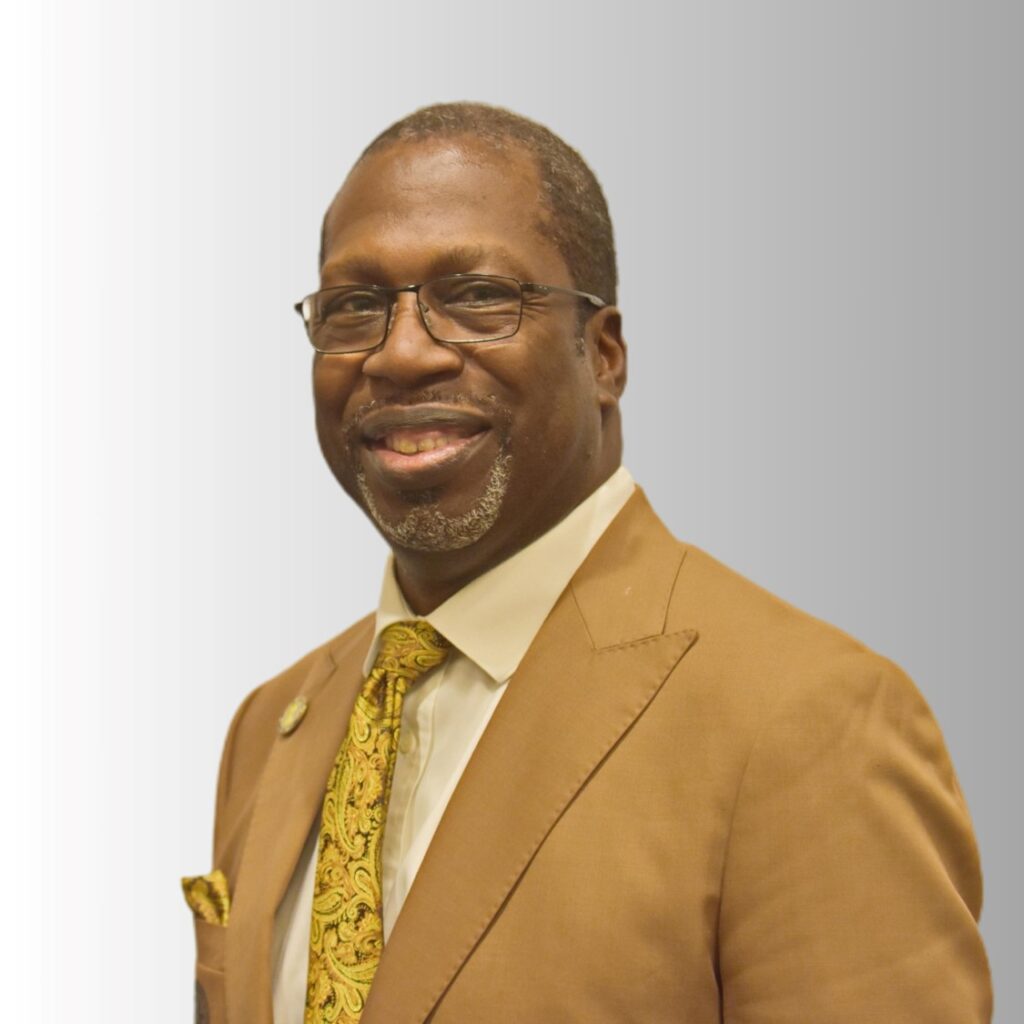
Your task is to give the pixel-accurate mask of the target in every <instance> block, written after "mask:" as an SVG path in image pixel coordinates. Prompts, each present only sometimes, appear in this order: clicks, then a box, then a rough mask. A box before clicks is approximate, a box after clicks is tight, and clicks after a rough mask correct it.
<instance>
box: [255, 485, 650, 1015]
mask: <svg viewBox="0 0 1024 1024" xmlns="http://www.w3.org/2000/svg"><path fill="white" fill-rule="evenodd" d="M634 486H635V485H634V483H633V478H632V476H630V474H629V471H628V470H627V469H626V468H625V467H620V468H619V469H618V470H616V471H615V473H613V474H612V476H610V477H609V478H608V480H606V481H605V482H604V483H603V484H602V485H601V486H600V487H599V488H598V489H597V490H596V491H595V492H594V493H593V494H591V495H590V496H589V497H588V498H587V499H586V500H585V501H583V502H581V503H580V504H579V505H578V506H577V507H576V508H575V509H573V511H572V512H570V513H569V515H568V516H566V517H565V519H563V520H562V521H561V522H560V523H558V524H557V525H555V526H553V527H552V528H551V529H550V530H549V531H548V532H547V533H545V534H544V535H543V536H542V537H539V538H538V539H537V540H535V541H534V542H533V543H532V544H530V545H529V546H528V547H525V548H523V549H522V550H521V551H518V552H516V553H515V554H514V555H513V556H512V557H511V558H508V559H506V560H505V561H504V562H502V563H501V564H500V565H497V566H495V567H494V568H493V569H491V570H490V572H487V573H484V575H482V576H479V577H477V578H476V579H475V580H473V581H472V582H470V583H468V584H467V585H466V586H465V587H463V588H462V590H460V591H459V592H458V593H457V594H453V595H452V596H451V597H450V598H448V600H447V601H445V602H444V603H443V604H442V605H440V606H439V607H438V608H436V609H435V610H434V611H433V612H431V613H430V614H429V615H426V616H418V615H415V614H414V613H413V612H411V611H410V610H409V607H408V605H407V604H406V602H405V598H404V596H403V595H402V591H401V589H400V588H399V586H398V583H397V582H396V581H395V574H394V565H393V562H392V560H391V559H390V558H389V559H388V564H387V568H386V570H385V573H384V583H383V586H382V587H381V595H380V604H379V605H378V608H377V621H376V633H375V635H374V642H373V644H371V646H370V651H369V653H368V654H367V656H366V663H365V665H364V672H365V673H366V674H368V673H369V671H370V669H371V667H372V666H373V662H374V658H375V656H376V650H377V645H378V643H379V640H380V634H381V632H382V631H383V629H384V628H385V627H386V626H388V625H390V624H391V623H393V622H401V621H403V620H409V619H417V618H420V619H422V618H425V619H426V620H427V621H428V622H429V623H430V624H431V625H432V626H433V627H434V628H435V629H436V630H437V631H438V632H440V633H441V634H442V635H443V636H445V637H446V638H447V639H448V640H449V641H451V643H452V647H453V650H452V651H451V653H450V654H449V656H448V658H447V659H446V661H445V662H444V663H443V664H442V665H441V666H439V667H438V668H437V669H436V670H435V671H433V672H431V673H429V674H428V675H427V676H425V677H424V678H423V680H422V681H421V682H419V683H417V684H416V685H415V686H413V687H412V688H411V689H410V690H409V693H408V694H407V695H406V697H405V700H404V702H403V706H402V729H401V735H400V739H399V744H398V755H397V758H396V761H395V775H394V780H393V782H392V789H391V799H390V802H389V804H388V812H387V825H386V827H385V830H384V847H383V856H382V874H383V877H382V896H383V900H384V939H385V942H386V941H387V938H388V936H389V935H390V934H391V930H392V928H394V925H395V921H396V919H397V918H398V914H399V912H400V911H401V909H402V904H403V903H404V902H405V897H406V895H407V894H408V892H409V889H410V888H411V887H412V884H413V880H414V879H415V877H416V872H417V871H418V870H419V866H420V864H421V862H422V861H423V856H424V854H425V853H426V851H427V847H428V846H429V845H430V841H431V839H432V838H433V835H434V832H435V830H436V829H437V826H438V823H439V822H440V820H441V815H442V814H443V813H444V809H445V808H446V807H447V806H448V801H449V799H450V798H451V795H452V793H453V792H454V790H455V786H456V784H457V783H458V781H459V778H460V777H461V775H462V772H463V769H464V768H465V767H466V764H467V762H468V761H469V759H470V757H471V755H472V753H473V750H474V749H475V748H476V744H477V741H478V740H479V739H480V737H481V735H482V734H483V732H484V729H485V728H486V727H487V723H488V721H489V720H490V718H491V715H492V714H493V713H494V709H495V708H496V707H497V705H498V701H500V700H501V697H502V694H503V693H504V692H505V688H506V686H507V684H508V682H509V680H510V679H511V677H512V676H513V674H514V673H515V670H516V669H517V668H518V666H519V663H520V661H522V659H523V656H524V655H525V654H526V652H527V650H528V649H529V646H530V644H531V643H532V642H533V638H534V637H535V636H536V635H537V632H538V630H539V629H540V627H541V625H542V624H543V622H544V620H545V619H546V618H547V617H548V614H549V612H550V611H551V609H552V608H553V607H554V604H555V602H556V601H557V600H558V596H559V594H561V593H562V591H563V590H564V589H565V588H566V586H567V585H568V583H569V580H570V579H572V576H573V574H574V573H575V572H576V570H577V569H578V568H579V567H580V565H581V564H582V562H583V560H584V559H585V558H586V557H587V555H588V554H589V553H590V549H591V548H592V547H593V546H594V544H595V543H596V542H597V539H598V538H599V537H600V536H601V534H602V533H604V531H605V529H607V527H608V525H609V524H610V523H611V521H612V520H613V519H614V518H615V516H616V515H617V514H618V513H619V511H620V510H621V509H622V506H623V505H625V504H626V501H627V500H628V499H629V497H630V495H631V494H632V493H633V489H634ZM319 828H320V822H319V820H317V821H316V822H315V823H314V826H313V828H312V830H311V831H310V835H309V839H308V840H307V842H306V846H305V849H304V850H303V852H302V856H301V857H300V858H299V862H298V864H297V865H296V868H295V874H294V875H293V876H292V880H291V883H290V884H289V886H288V890H287V892H286V893H285V896H284V899H283V900H282V901H281V905H280V907H278V910H277V916H276V918H275V922H274V945H273V954H272V955H273V990H274V1024H302V1018H303V1011H304V1008H305V1002H306V974H307V970H308V965H309V925H310V919H311V917H312V912H313V883H314V879H315V876H316V857H315V852H316V839H317V834H318V832H319Z"/></svg>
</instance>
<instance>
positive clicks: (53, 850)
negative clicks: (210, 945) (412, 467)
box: [0, 0, 1024, 1024]
mask: <svg viewBox="0 0 1024 1024" xmlns="http://www.w3.org/2000/svg"><path fill="white" fill-rule="evenodd" d="M12 8H13V5H12ZM501 10H502V9H501V8H500V7H499V6H498V5H484V6H481V5H479V4H470V3H455V2H444V0H442V2H438V3H432V4H429V5H428V4H418V5H414V4H411V3H390V4H388V5H387V8H386V14H385V8H384V7H383V5H376V6H374V5H370V4H367V5H365V6H364V5H359V6H358V7H357V6H355V5H352V4H343V3H328V2H325V0H321V2H314V0H305V2H298V3H291V4H288V5H285V4H279V5H270V7H269V10H267V11H261V10H260V9H259V8H258V6H257V5H254V4H252V3H242V2H240V0H227V2H214V3H202V2H199V0H179V2H176V3H174V4H166V3H164V4H155V3H148V2H145V3H140V2H129V0H121V2H116V0H107V2H96V3H92V4H84V5H75V4H72V3H70V2H67V3H56V2H54V0H39V2H37V3H35V4H32V5H29V4H23V5H19V6H18V9H17V10H13V9H12V10H11V11H10V13H7V14H5V15H4V16H3V17H4V21H5V24H4V26H3V29H4V30H3V31H2V32H0V38H2V39H3V42H2V43H0V46H2V53H0V57H2V61H0V67H2V69H3V70H2V71H0V74H2V76H3V82H2V85H3V89H2V90H0V91H2V94H3V97H4V98H3V100H2V101H0V102H2V103H3V109H4V122H5V124H6V125H8V126H9V127H8V128H5V134H6V135H7V137H8V140H9V141H10V139H11V138H13V140H14V144H13V145H12V146H10V148H9V150H8V153H7V156H6V157H5V160H4V169H3V172H2V173H3V175H4V177H5V179H7V181H6V186H5V188H4V189H3V190H2V195H3V199H2V202H3V210H2V217H3V223H4V225H5V230H4V232H3V235H4V239H3V242H4V262H3V273H2V282H3V284H2V287H3V289H4V293H5V300H6V301H5V302H4V305H3V331H4V334H3V337H4V344H3V357H2V358H3V363H4V373H3V374H2V383H0V387H2V389H3V391H2V396H0V397H2V402H0V416H2V417H3V432H2V435H0V436H2V437H3V444H4V452H3V459H4V466H5V474H4V476H5V492H6V497H5V500H4V502H3V511H2V512H0V515H2V516H3V530H2V536H3V546H4V547H3V552H2V554H3V559H4V561H3V564H4V566H5V569H4V573H3V592H4V601H5V607H4V621H5V624H6V625H7V626H8V638H7V639H6V640H5V642H4V644H3V645H2V648H3V649H2V655H0V657H2V659H3V662H2V669H3V672H4V680H5V691H4V702H5V704H4V720H5V725H6V728H5V738H4V742H3V744H2V745H0V749H2V751H3V763H2V766H0V767H2V777H3V779H4V783H3V784H4V789H5V795H4V801H5V807H6V808H7V814H6V818H7V826H8V827H5V834H6V836H7V838H6V839H5V841H4V850H3V861H4V863H3V867H4V878H5V883H6V885H5V888H6V895H5V899H4V903H5V919H6V924H5V928H4V932H5V934H6V936H7V938H6V939H5V940H4V942H5V944H6V945H7V946H8V949H7V952H6V955H5V956H4V957H3V963H2V966H0V970H2V971H3V974H4V976H5V978H6V979H7V984H5V985H4V993H5V994H4V997H3V1001H4V1004H5V1010H4V1012H3V1017H4V1018H5V1019H7V1020H29V1019H31V1020H33V1021H56V1020H58V1019H60V1020H64V1019H67V1018H66V1016H65V1014H66V1012H67V1011H68V1010H69V1009H73V1010H74V1014H73V1016H74V1017H75V1019H76V1020H87V1021H101V1020H102V1021H125V1022H129V1021H137V1020H149V1021H159V1022H164V1021H166V1022H174V1021H183V1020H186V1019H190V1013H191V998H192V996H191V988H192V982H191V975H190V971H191V960H192V955H193V954H192V938H191V924H190V920H189V915H188V912H187V911H186V909H185V906H184V903H183V901H182V898H181V895H180V892H179V891H178V877H179V876H180V875H181V874H183V873H197V872H202V871H206V870H208V869H209V868H210V867H211V864H210V862H209V847H210V827H211V818H212V809H213V792H214V779H215V773H216V768H217V761H218V758H219V754H220V745H221V741H222V739H223V735H224V731H225V729H226V727H227V723H228V720H229V717H230V715H231V713H232V711H233V709H234V708H235V706H236V705H237V704H238V702H239V701H240V700H241V698H242V697H243V696H244V695H245V694H246V693H247V692H248V691H249V690H250V689H251V688H252V687H253V686H255V685H256V684H257V683H259V682H260V681H262V680H263V679H265V678H267V677H268V676H270V675H272V674H274V673H275V672H277V671H278V670H279V669H281V668H282V667H284V666H285V665H286V664H288V663H290V662H291V661H292V660H294V659H296V658H297V657H298V656H299V655H301V654H302V653H304V652H305V651H306V650H308V649H309V648H310V647H312V646H314V645H315V644H317V643H319V642H321V641H322V640H323V639H325V638H326V637H328V636H330V635H332V634H333V633H335V632H337V631H339V630H340V629H342V628H343V627H345V626H346V625H348V624H349V623H350V622H351V621H352V620H353V619H355V618H356V617H357V616H359V615H361V614H362V613H363V612H364V611H366V610H367V609H368V608H369V607H370V606H371V605H372V604H373V602H374V600H375V597H376V592H377V586H378V580H379V575H380V570H381V565H382V561H383V557H384V553H385V549H384V546H383V544H382V543H381V541H380V540H379V539H378V538H377V537H376V534H375V533H374V532H373V530H372V529H371V528H370V526H369V525H368V524H367V523H366V522H365V521H364V520H363V518H362V516H361V515H360V514H359V513H358V512H357V511H356V510H355V509H354V507H352V506H351V505H350V504H349V502H348V500H347V499H346V498H345V497H344V496H343V495H342V494H341V492H340V491H339V489H338V488H337V487H336V485H335V483H334V481H333V479H332V478H331V477H330V476H329V474H328V472H327V470H326V468H325V467H324V466H323V465H322V463H321V460H320V455H319V452H318V451H317V448H316V445H315V441H314V434H313V424H312V416H311V400H310V387H309V370H310V353H309V351H308V350H307V349H306V347H305V345H306V342H305V341H304V338H303V336H302V334H301V330H300V325H299V322H298V320H297V318H295V316H294V314H293V313H292V311H291V309H290V303H291V302H292V301H293V300H295V299H297V298H298V297H299V296H300V295H302V294H304V293H305V292H307V291H309V290H311V289H312V288H313V287H314V286H315V283H316V278H315V251H316V244H317V231H318V223H319V218H320V215H321V212H322V210H323V208H324V206H325V204H326V202H327V201H328V199H329V198H330V196H331V194H332V193H333V191H334V189H335V188H336V186H337V185H338V184H339V182H340V180H341V178H342V177H343V175H344V173H345V171H346V169H347V167H348V166H349V164H350V162H351V160H352V159H353V158H354V156H355V155H356V154H357V152H358V150H359V148H360V147H361V145H362V144H363V143H365V142H366V141H367V140H368V139H369V138H370V137H371V136H372V135H373V134H374V133H375V132H376V131H377V130H379V129H380V128H382V127H383V126H384V125H385V124H387V123H388V122H390V121H391V120H393V119H394V118H396V117H398V116H400V115H402V114H404V113H406V112H408V111H409V110H410V109H412V108H414V107H417V106H420V105H423V104H424V103H427V102H432V101H435V100H442V99H461V98H478V99H482V100H487V101H491V102H497V103H501V104H504V105H507V106H510V107H512V108H514V109H517V110H520V111H522V112H524V113H527V114H529V115H531V116H533V117H535V118H538V119H539V120H541V121H543V122H545V123H547V124H549V125H550V126H551V127H553V128H554V129H555V130H556V131H558V132H560V133H562V134H563V135H564V136H565V137H566V138H567V139H568V140H569V141H570V142H571V143H573V144H574V145H576V146H577V147H578V148H579V149H580V150H581V151H582V152H583V153H584V155H585V156H586V157H587V159H588V160H589V161H590V162H591V163H592V165H593V167H594V168H595V169H596V171H597V173H598V175H599V177H600V178H601V180H602V182H603V184H604V186H605V188H606V190H607V194H608V197H609V200H610V203H611V208H612V213H613V217H614V220H615V225H616V229H617V237H618V243H619V254H620V266H621V276H622V294H621V305H622V307H623V309H624V316H625V327H626V332H627V337H628V339H629V341H630V343H631V346H632V347H631V356H632V364H631V379H630V387H629V393H628V397H627V398H626V401H625V421H626V437H627V454H626V461H627V464H628V465H629V466H630V468H631V469H632V470H633V472H634V474H635V475H636V477H637V479H638V480H639V481H640V482H641V483H642V484H643V485H644V486H645V487H646V489H647V491H648V493H649V494H650V496H651V498H652V500H653V503H654V505H655V507H656V508H657V509H658V510H659V511H660V513H661V515H662V516H663V517H664V518H665V519H666V520H667V522H668V523H669V525H670V526H671V528H672V529H673V531H674V532H675V533H676V534H677V535H679V536H681V537H684V538H686V539H688V540H691V541H693V542H695V543H697V544H699V545H701V546H703V547H705V548H706V549H708V550H710V551H711V552H712V553H714V554H715V555H717V556H718V557H719V558H721V559H723V560H724V561H726V562H728V563H729V564H731V565H733V566H734V567H736V568H737V569H739V570H740V571H742V572H743V573H745V574H746V575H748V576H750V577H752V578H753V579H755V580H757V581H758V582H760V583H761V584H763V585H764V586H766V587H768V588H769V589H771V590H773V591H775V592H777V593H778V594H780V595H782V596H783V597H785V598H787V599H789V600H790V601H792V602H794V603H795V604H797V605H799V606H801V607H803V608H806V609H808V610H810V611H812V612H814V613H815V614H817V615H819V616H821V617H822V618H825V619H828V620H830V621H833V622H835V623H837V624H839V625H840V626H842V627H843V628H845V629H846V630H848V631H849V632H851V633H853V634H854V635H856V636H858V637H860V638H861V639H863V640H864V641H866V642H867V643H868V644H870V645H871V646H873V647H874V648H876V649H877V650H879V651H881V652H882V653H884V654H886V655H888V656H890V657H892V658H894V659H895V660H896V661H898V662H899V663H901V664H902V665H903V666H904V667H905V668H906V669H907V670H908V671H909V672H910V673H911V675H912V676H913V677H914V678H915V680H916V681H917V682H918V685H919V686H920V688H921V690H922V691H923V692H924V694H925V696H926V697H927V699H928V701H929V702H930V704H931V706H932V707H933V708H934V710H935V713H936V715H937V717H938V719H939V721H940V723H941V724H942V726H943V729H944V731H945V735H946V738H947V741H948V744H949V746H950V748H951V751H952V754H953V758H954V761H955V763H956V766H957V768H958V771H959V775H960V779H961V782H962V785H963V789H964V791H965V793H966V796H967V799H968V802H969V804H970V807H971V810H972V813H973V816H974V820H975V824H976V827H977V832H978V836H979V839H980V845H981V850H982V859H983V865H984V870H985V879H986V905H985V911H984V916H983V930H984V933H985V936H986V940H987V943H988V947H989V951H990V955H991V959H992V964H993V968H994V973H995V979H996V997H997V1006H998V1010H997V1020H999V1021H1000V1022H1002V1024H1011V1022H1014V1021H1018V1020H1021V1019H1024V987H1022V979H1021V971H1020V944H1019V938H1018V935H1019V931H1020V923H1021V919H1022V917H1024V901H1022V894H1021V868H1020V863H1021V861H1022V859H1024V851H1022V844H1021V816H1020V803H1021V801H1020V796H1019V792H1018V788H1019V783H1020V778H1021V768H1022V763H1021V755H1020V752H1019V737H1020V731H1021V721H1020V720H1021V710H1022V707H1021V703H1022V702H1021V688H1020V682H1021V670H1020V663H1019V657H1020V655H1019V646H1018V642H1019V636H1018V634H1019V633H1020V630H1021V622H1022V612H1024V607H1022V599H1021V581H1022V570H1024V565H1022V561H1024V558H1022V555H1024V546H1022V542H1021V536H1020V531H1019V525H1020V523H1021V520H1022V495H1021V437H1022V433H1024V422H1022V420H1024V417H1022V413H1021V403H1020V384H1019V382H1020V375H1021V370H1022V357H1021V342H1022V333H1024V331H1022V327H1024V308H1022V305H1024V300H1022V290H1024V289H1022V284H1024V273H1022V271H1024V203H1022V199H1021V182H1022V181H1024V145H1022V130H1024V110H1022V107H1024V71H1022V68H1024V61H1022V43H1024V5H1022V4H1020V3H998V2H979V0H973V2H966V0H965V2H962V3H948V2H901V0H887V2H884V3H883V2H877V0H871V2H864V0H858V2H853V0H849V2H846V3H835V2H823V0H817V2H811V0H808V2H804V3H796V2H777V3H768V2H759V3H753V2H751V3H721V2H719V3H711V2H708V3H687V2H684V3H679V4H676V5H674V6H672V7H670V8H669V7H668V6H667V5H666V7H664V8H662V7H661V5H655V4H649V3H637V2H634V3H629V4H622V5H616V6H606V7H602V6H600V5H597V4H594V3H586V4H585V3H579V2H566V3H551V2H548V3H535V2H525V3H524V2H519V3H516V4H509V5H506V6H505V7H504V9H503V13H499V11H501ZM373 11H376V13H371V12H373ZM1015 865H1016V866H1015ZM40 1000H42V1004H43V1006H44V1007H45V1009H43V1010H42V1011H41V1010H40V1009H39V1006H40Z"/></svg>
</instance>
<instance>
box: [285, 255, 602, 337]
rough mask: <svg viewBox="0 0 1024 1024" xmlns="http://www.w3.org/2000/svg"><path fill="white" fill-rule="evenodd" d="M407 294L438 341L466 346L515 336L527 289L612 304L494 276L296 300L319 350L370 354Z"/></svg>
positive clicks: (347, 288) (331, 291)
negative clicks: (398, 300) (398, 299)
mask: <svg viewBox="0 0 1024 1024" xmlns="http://www.w3.org/2000/svg"><path fill="white" fill-rule="evenodd" d="M402 292H412V293H413V294H414V295H415V296H416V309H417V310H418V311H419V316H420V320H422V321H423V326H424V327H425V328H426V330H427V333H428V334H429V335H430V336H431V337H432V338H433V339H434V341H441V342H446V343H448V344H451V345H466V344H472V343H479V342H485V341H501V340H502V338H511V337H512V335H513V334H515V333H516V331H518V330H519V325H520V323H521V322H522V319H523V293H524V292H531V293H536V294H540V295H552V294H555V295H571V296H574V297H576V298H578V299H585V300H586V301H587V302H589V303H590V304H591V305H592V306H595V307H596V308H597V309H601V308H602V307H604V306H606V305H607V303H606V302H605V301H604V300H603V299H599V298H598V297H597V296H596V295H591V294H589V293H588V292H577V291H573V289H571V288H557V287H555V286H554V285H550V284H535V283H533V282H532V281H517V280H516V279H515V278H514V277H492V276H490V275H489V274H451V275H449V276H447V277H436V278H434V280H432V281H425V282H423V283H422V284H407V285H403V286H402V287H400V288H383V287H381V286H380V285H375V284H347V285H342V286H341V287H340V288H325V289H323V291H319V292H313V294H312V295H307V296H306V298H304V299H303V300H302V301H301V302H297V303H296V304H295V311H296V312H297V313H298V314H299V315H300V316H301V317H302V320H303V322H304V323H305V325H306V333H307V334H308V335H309V340H310V341H311V342H312V343H313V348H315V349H316V350H317V351H318V352H323V353H326V354H334V353H341V352H367V351H369V350H370V349H372V348H376V347H377V346H378V345H380V344H382V343H383V341H384V339H385V338H386V337H387V336H388V332H389V331H390V330H391V326H392V323H393V322H394V318H395V310H396V309H397V306H398V304H397V301H396V299H397V297H398V296H399V295H400V294H401V293H402Z"/></svg>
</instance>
